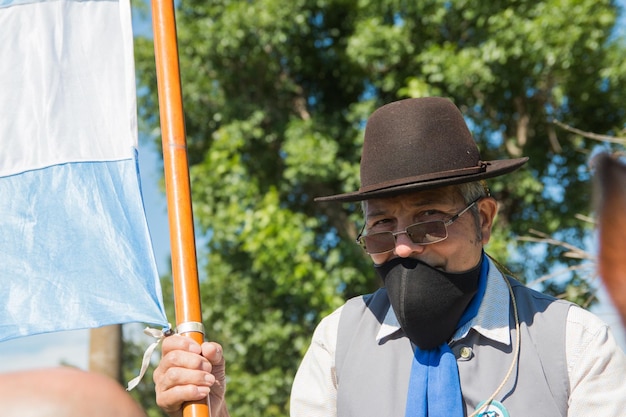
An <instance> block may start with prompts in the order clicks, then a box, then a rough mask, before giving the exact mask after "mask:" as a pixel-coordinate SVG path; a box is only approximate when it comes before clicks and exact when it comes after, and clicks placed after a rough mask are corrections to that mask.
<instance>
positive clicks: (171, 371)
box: [153, 335, 228, 417]
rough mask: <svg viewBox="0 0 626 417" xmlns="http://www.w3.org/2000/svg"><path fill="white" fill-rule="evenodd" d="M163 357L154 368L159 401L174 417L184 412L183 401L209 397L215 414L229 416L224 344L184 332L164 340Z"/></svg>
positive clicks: (215, 416) (213, 414) (216, 416)
mask: <svg viewBox="0 0 626 417" xmlns="http://www.w3.org/2000/svg"><path fill="white" fill-rule="evenodd" d="M162 352H163V353H162V358H161V362H160V363H159V366H158V367H157V368H156V369H155V370H154V374H153V379H154V383H155V384H156V388H155V390H156V401H157V405H158V406H159V407H161V409H163V411H165V412H166V413H168V414H169V415H170V416H171V417H178V416H181V415H182V406H183V403H185V402H188V401H199V400H202V399H205V398H207V397H209V401H210V407H211V417H228V410H227V407H226V401H225V399H224V394H225V391H226V383H225V379H226V368H225V362H224V356H223V355H222V347H221V346H220V345H219V344H217V343H214V342H204V343H203V344H202V345H199V344H198V343H197V342H196V341H194V340H193V339H191V338H189V337H184V336H178V335H174V336H168V337H166V338H165V339H164V340H163V348H162Z"/></svg>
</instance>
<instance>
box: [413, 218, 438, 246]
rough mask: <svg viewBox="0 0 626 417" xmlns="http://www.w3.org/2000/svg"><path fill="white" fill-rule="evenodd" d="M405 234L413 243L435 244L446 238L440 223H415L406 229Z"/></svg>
mask: <svg viewBox="0 0 626 417" xmlns="http://www.w3.org/2000/svg"><path fill="white" fill-rule="evenodd" d="M406 232H407V234H408V235H409V237H410V238H411V240H412V241H413V243H435V242H439V241H440V240H443V239H445V238H446V237H447V236H448V233H447V231H446V225H445V224H444V222H442V221H434V222H425V223H417V224H414V225H412V226H409V227H407V229H406Z"/></svg>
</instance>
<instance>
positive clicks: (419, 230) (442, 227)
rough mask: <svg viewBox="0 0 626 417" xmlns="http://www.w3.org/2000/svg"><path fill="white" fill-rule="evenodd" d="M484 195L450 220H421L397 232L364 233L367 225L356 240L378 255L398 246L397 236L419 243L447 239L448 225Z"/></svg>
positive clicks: (366, 249) (366, 250)
mask: <svg viewBox="0 0 626 417" xmlns="http://www.w3.org/2000/svg"><path fill="white" fill-rule="evenodd" d="M481 198H482V197H478V198H477V199H476V200H474V201H472V202H471V203H470V204H469V205H468V206H467V207H465V208H464V209H463V210H461V211H459V212H458V213H457V214H455V215H454V216H452V217H450V218H449V219H448V220H445V221H444V220H433V221H428V222H419V223H415V224H412V225H410V226H407V228H406V229H404V230H399V231H397V232H376V233H372V234H363V231H364V230H365V225H363V228H362V229H361V232H360V233H359V236H358V237H357V238H356V242H357V243H358V244H360V245H361V246H362V247H363V249H365V252H367V253H368V254H370V255H378V254H380V253H385V252H391V251H392V250H394V249H395V248H396V236H398V235H401V234H406V235H407V236H408V237H409V239H411V242H413V243H416V244H418V245H432V244H433V243H437V242H441V241H442V240H446V238H447V237H448V226H450V225H451V224H452V223H454V222H455V221H456V220H457V219H458V218H459V217H461V216H462V215H463V214H465V213H466V212H467V211H468V210H469V209H471V208H472V207H473V206H474V205H475V204H476V203H477V202H478V200H480V199H481Z"/></svg>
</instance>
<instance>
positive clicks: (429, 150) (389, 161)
mask: <svg viewBox="0 0 626 417" xmlns="http://www.w3.org/2000/svg"><path fill="white" fill-rule="evenodd" d="M479 167H480V154H479V152H478V147H477V146H476V143H475V142H474V139H473V138H472V135H471V133H470V131H469V129H468V128H467V124H466V123H465V120H464V119H463V115H462V114H461V112H460V111H459V109H458V108H457V107H456V106H455V105H454V104H453V103H452V102H451V101H450V100H448V99H445V98H439V97H428V98H421V99H406V100H401V101H397V102H393V103H390V104H387V105H385V106H383V107H381V108H379V109H378V110H376V111H375V112H374V113H373V114H372V115H371V116H370V118H369V120H368V122H367V126H366V128H365V140H364V144H363V153H362V157H361V188H360V191H361V192H367V191H368V190H370V189H371V188H373V187H375V188H376V189H382V188H385V187H391V186H398V185H402V184H409V183H415V182H419V181H420V180H429V179H432V178H433V176H434V175H435V176H437V178H442V177H445V175H446V173H449V174H451V175H459V173H460V172H458V171H459V170H465V169H467V168H479Z"/></svg>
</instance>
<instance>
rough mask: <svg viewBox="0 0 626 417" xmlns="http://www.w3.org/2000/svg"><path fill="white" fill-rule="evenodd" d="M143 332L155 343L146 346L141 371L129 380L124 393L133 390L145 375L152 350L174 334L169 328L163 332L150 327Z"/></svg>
mask: <svg viewBox="0 0 626 417" xmlns="http://www.w3.org/2000/svg"><path fill="white" fill-rule="evenodd" d="M143 332H144V333H145V334H147V335H148V336H152V337H154V338H155V339H157V340H156V342H154V343H152V344H151V345H150V346H148V348H147V349H146V351H145V352H144V354H143V360H142V361H141V370H140V371H139V375H138V376H136V377H135V378H133V379H131V380H130V381H129V382H128V387H127V388H126V391H130V390H132V389H133V388H135V387H136V386H137V385H139V382H140V381H141V379H142V378H143V376H144V375H145V374H146V371H147V370H148V366H149V365H150V358H152V352H154V350H155V349H156V348H157V347H158V346H159V345H160V344H161V342H162V341H163V339H164V338H165V337H167V336H170V335H172V334H174V332H173V331H172V329H170V328H169V327H167V328H165V329H163V330H158V329H152V328H150V327H146V328H145V329H144V331H143Z"/></svg>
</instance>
